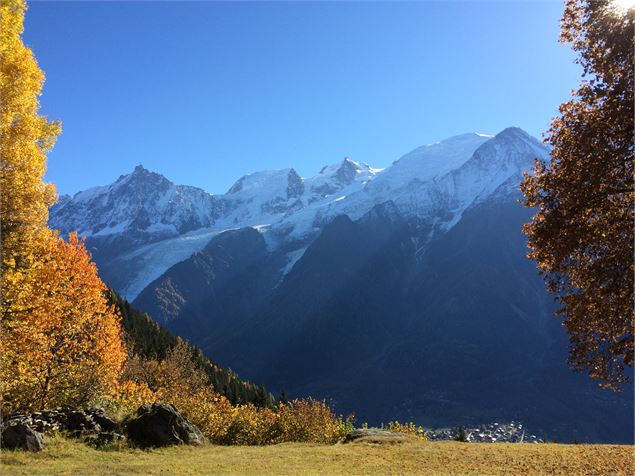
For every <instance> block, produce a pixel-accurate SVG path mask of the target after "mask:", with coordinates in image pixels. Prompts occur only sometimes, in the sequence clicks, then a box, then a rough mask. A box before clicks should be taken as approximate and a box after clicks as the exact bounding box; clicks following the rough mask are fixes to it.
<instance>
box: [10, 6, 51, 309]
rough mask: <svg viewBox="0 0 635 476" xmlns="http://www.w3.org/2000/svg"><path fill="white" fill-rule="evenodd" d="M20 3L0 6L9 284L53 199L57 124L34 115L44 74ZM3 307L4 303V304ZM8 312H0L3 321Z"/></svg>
mask: <svg viewBox="0 0 635 476" xmlns="http://www.w3.org/2000/svg"><path fill="white" fill-rule="evenodd" d="M25 8H26V5H25V2H24V1H23V0H3V1H2V2H0V31H1V32H2V34H1V35H0V185H1V187H2V188H1V189H0V192H1V193H0V223H1V238H2V269H1V270H2V284H3V290H4V289H5V286H9V287H10V286H12V285H13V281H14V280H17V281H19V280H20V278H21V273H22V272H23V271H24V272H26V270H28V268H29V266H30V264H31V262H32V260H33V257H34V255H35V251H36V249H37V247H38V246H39V244H40V243H41V241H42V239H41V236H40V233H42V232H43V230H45V229H46V222H47V220H48V209H49V207H50V206H51V205H52V204H53V203H54V201H55V189H54V187H53V185H51V184H46V183H44V181H43V177H44V173H45V172H46V152H47V151H48V150H49V149H50V148H51V147H52V146H53V144H54V143H55V138H56V137H57V135H58V134H59V132H60V130H61V129H60V124H59V123H57V122H51V121H49V120H47V119H46V117H43V116H41V115H40V114H39V113H38V110H39V107H40V104H39V99H38V98H39V96H40V94H41V92H42V85H43V82H44V74H43V73H42V70H40V68H39V67H38V64H37V62H36V60H35V57H34V56H33V52H32V51H31V50H30V49H29V48H27V47H26V46H25V45H24V43H23V42H22V38H21V34H22V31H23V22H24V11H25ZM3 304H5V303H4V302H3ZM5 312H7V309H6V308H3V317H4V315H5Z"/></svg>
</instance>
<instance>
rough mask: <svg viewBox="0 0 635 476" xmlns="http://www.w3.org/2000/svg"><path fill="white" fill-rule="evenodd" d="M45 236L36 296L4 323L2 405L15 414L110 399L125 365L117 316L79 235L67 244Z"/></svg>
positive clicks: (35, 268)
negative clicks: (13, 317)
mask: <svg viewBox="0 0 635 476" xmlns="http://www.w3.org/2000/svg"><path fill="white" fill-rule="evenodd" d="M50 234H51V235H52V236H51V237H50V238H49V239H47V240H45V243H46V244H47V248H46V250H45V251H44V252H41V253H38V260H37V262H36V263H35V265H34V266H33V270H32V272H31V273H30V274H31V276H32V277H33V279H34V281H35V283H37V292H35V293H32V294H25V295H23V298H24V301H23V302H15V303H14V304H16V305H18V307H19V309H20V317H19V318H16V319H10V320H8V321H7V322H6V323H5V332H6V334H5V335H6V336H7V337H8V338H7V340H6V342H5V349H4V350H5V359H4V362H3V364H4V365H3V368H2V374H3V375H2V377H3V382H5V385H6V387H5V393H6V397H5V402H4V404H5V405H7V406H9V407H11V408H14V409H15V408H29V409H42V408H45V407H48V406H58V405H72V406H80V405H85V404H87V403H89V402H91V401H94V400H95V399H96V398H99V397H100V396H102V395H108V394H111V393H112V392H113V391H114V390H115V388H116V385H117V383H118V381H119V376H120V375H121V369H122V365H123V363H124V360H125V351H124V348H123V346H122V344H121V328H120V324H119V317H118V316H117V314H116V312H115V308H114V307H113V306H111V305H109V304H108V302H107V301H106V299H105V291H106V287H105V285H104V284H103V282H102V281H101V280H100V279H99V277H98V275H97V268H96V266H95V264H94V263H93V262H92V261H91V259H90V254H89V253H88V252H87V251H86V249H85V247H84V245H83V243H82V242H81V241H80V240H79V239H78V238H77V235H75V234H72V235H71V236H70V239H69V241H68V242H67V241H65V240H62V239H61V238H58V237H56V236H55V234H54V233H53V232H50Z"/></svg>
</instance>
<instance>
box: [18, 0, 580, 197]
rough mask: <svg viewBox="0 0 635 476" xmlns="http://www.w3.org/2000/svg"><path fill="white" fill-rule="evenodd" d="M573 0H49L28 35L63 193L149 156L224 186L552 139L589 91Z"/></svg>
mask: <svg viewBox="0 0 635 476" xmlns="http://www.w3.org/2000/svg"><path fill="white" fill-rule="evenodd" d="M562 8H563V7H562V3H561V2H531V3H519V2H488V3H484V2H449V3H448V2H422V3H357V2H352V3H331V2H329V3H306V2H301V3H216V2H195V3H177V2H174V3H168V2H138V3H131V2H104V3H86V2H60V3H53V2H38V3H32V4H31V5H30V9H29V10H28V11H27V17H26V24H25V28H26V31H25V41H26V43H27V44H28V45H29V46H31V47H32V48H33V49H34V51H35V54H36V56H37V58H38V60H39V62H40V65H41V67H42V68H43V69H44V71H45V72H46V76H47V81H46V85H45V89H44V95H43V96H42V99H41V101H42V105H43V111H44V113H45V114H47V115H48V116H49V117H51V118H59V119H61V120H62V122H63V129H64V132H63V135H62V136H61V137H60V139H59V141H58V143H57V145H56V147H55V149H54V150H53V152H52V153H51V154H50V156H49V172H48V174H47V179H48V180H51V181H53V182H55V183H56V185H57V186H58V191H59V192H60V193H75V192H77V191H79V190H83V189H85V188H88V187H90V186H94V185H102V184H106V183H110V182H112V181H113V180H115V179H116V178H117V177H118V176H119V175H121V174H125V173H128V172H130V171H131V170H132V169H133V168H134V166H135V165H136V164H139V163H142V164H143V165H144V166H145V167H147V168H149V169H152V170H155V171H157V172H160V173H162V174H164V175H166V176H167V177H168V178H170V179H171V180H173V181H174V182H176V183H184V184H190V185H196V186H199V187H202V188H204V189H206V190H208V191H210V192H213V193H223V192H225V191H226V190H227V189H228V188H229V187H230V186H231V184H232V183H233V182H234V181H235V180H236V179H237V178H239V177H240V176H242V175H244V174H247V173H250V172H254V171H256V170H262V169H279V168H284V167H291V166H292V167H295V168H296V170H297V171H298V172H299V173H300V174H301V175H303V176H309V175H312V174H314V173H316V172H317V171H318V170H319V169H320V168H321V167H322V166H323V165H326V164H329V163H333V162H336V161H338V160H340V159H342V158H343V157H345V156H350V157H352V158H353V159H354V160H358V161H362V162H368V163H369V164H371V165H373V166H377V167H383V166H386V165H388V164H390V163H391V162H392V161H394V160H395V159H397V158H398V157H399V156H400V155H402V154H404V153H406V152H408V151H409V150H410V149H413V148H414V147H417V146H419V145H422V144H426V143H430V142H436V141H438V140H441V139H443V138H445V137H448V136H451V135H455V134H459V133H463V132H468V131H475V132H492V133H495V132H498V131H500V130H501V129H503V128H505V127H507V126H510V125H515V126H519V127H522V128H523V129H525V130H527V131H528V132H530V133H531V134H534V135H536V136H540V134H541V132H542V131H544V130H545V129H546V128H547V126H548V124H549V121H550V118H551V117H552V116H554V115H555V114H556V113H557V106H558V104H559V103H561V102H562V101H564V100H566V99H567V98H568V97H569V93H570V91H571V89H573V88H575V87H576V85H577V84H578V80H579V75H580V69H579V67H578V66H577V65H575V64H573V54H572V52H571V51H570V49H569V48H568V47H567V46H563V45H561V44H559V43H558V29H559V18H560V15H561V13H562Z"/></svg>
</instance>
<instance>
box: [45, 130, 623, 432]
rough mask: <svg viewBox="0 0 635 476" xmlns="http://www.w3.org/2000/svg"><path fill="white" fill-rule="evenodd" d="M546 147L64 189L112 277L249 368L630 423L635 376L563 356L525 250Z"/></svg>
mask: <svg viewBox="0 0 635 476" xmlns="http://www.w3.org/2000/svg"><path fill="white" fill-rule="evenodd" d="M548 154H549V151H548V150H547V149H546V148H545V146H544V145H543V144H541V143H540V142H539V141H538V140H536V139H535V138H533V137H531V136H530V135H528V134H527V133H525V132H524V131H522V130H521V129H518V128H508V129H505V130H503V131H502V132H500V133H498V134H496V135H485V134H474V133H470V134H463V135H460V136H455V137H451V138H449V139H447V140H444V141H442V142H439V143H436V144H431V145H426V146H422V147H419V148H417V149H415V150H413V151H411V152H409V153H407V154H406V155H404V156H403V157H401V158H400V159H398V160H396V161H395V162H393V163H392V165H390V166H389V167H386V168H384V169H376V168H373V167H371V166H369V165H367V164H364V163H361V162H355V161H353V160H351V159H349V158H345V159H343V160H342V161H340V162H338V163H335V164H333V165H329V166H325V167H323V168H322V169H321V170H320V171H319V172H318V173H317V174H316V175H314V176H313V177H310V178H302V177H300V175H299V174H298V173H297V172H296V171H295V170H294V169H292V168H289V169H284V170H277V171H263V172H257V173H253V174H250V175H246V176H244V177H242V178H240V179H239V180H237V181H236V182H235V184H234V185H233V186H232V187H231V188H230V189H229V190H228V191H227V193H225V194H222V195H212V194H209V193H207V192H205V191H203V190H201V189H197V188H194V187H188V186H181V185H174V184H173V183H172V182H170V181H169V180H168V179H166V178H165V177H163V176H161V175H159V174H157V173H154V172H150V171H148V170H146V169H144V168H143V167H141V166H138V167H137V168H135V170H134V171H133V172H132V173H131V174H129V175H125V176H121V177H120V178H119V179H118V180H117V181H116V182H114V183H113V184H111V185H107V186H101V187H95V188H92V189H89V190H86V191H84V192H79V193H77V194H76V195H75V196H73V197H69V196H64V197H61V198H60V200H59V202H58V203H57V204H56V205H55V206H54V207H53V208H52V209H51V214H50V224H51V226H52V227H54V228H57V229H59V230H60V231H61V232H62V233H68V232H71V231H77V232H79V234H80V235H81V236H84V237H85V238H86V244H87V246H88V248H89V249H90V251H91V253H92V254H93V257H94V259H95V261H96V262H97V264H98V266H99V269H100V273H101V275H102V277H103V279H104V280H105V281H106V282H107V283H108V284H109V285H110V286H112V287H114V288H115V289H116V290H117V291H119V292H120V293H122V294H123V295H124V296H125V297H126V298H127V299H129V300H133V305H134V306H136V307H137V308H139V309H140V310H142V311H144V312H147V313H148V314H149V315H150V316H152V318H153V319H155V320H156V321H157V322H159V323H160V324H162V325H164V326H166V327H167V328H168V329H169V330H171V331H172V332H174V333H176V334H179V335H181V336H183V337H184V338H186V339H188V340H189V341H190V342H191V343H193V344H194V345H197V346H198V347H200V348H202V349H203V351H204V352H205V353H206V354H207V355H209V356H210V357H212V358H213V359H214V360H215V361H217V362H219V363H220V364H221V365H223V366H228V367H231V368H232V369H233V370H235V371H237V372H238V373H239V374H240V375H241V376H242V377H245V378H248V379H250V380H251V381H254V382H256V383H261V384H264V385H266V386H267V388H269V389H270V390H273V391H284V392H285V393H286V394H287V395H288V396H290V397H293V396H302V395H312V396H314V397H317V398H326V399H329V400H331V401H332V402H333V403H334V405H335V407H336V409H337V410H338V411H340V412H344V413H347V412H356V414H357V418H358V420H359V421H368V422H369V423H379V422H381V421H384V422H387V421H388V420H391V419H396V418H397V419H401V420H406V419H411V420H414V421H417V422H419V423H421V424H423V425H426V426H441V427H442V426H456V425H462V424H463V425H468V424H470V425H472V424H479V423H487V422H490V421H494V420H502V421H505V420H517V421H522V422H523V423H525V424H526V426H528V427H529V428H530V429H532V430H533V431H534V432H536V433H539V434H542V435H544V436H547V437H552V438H559V439H564V440H574V439H576V440H578V441H632V439H633V428H632V420H633V392H632V389H625V391H624V392H622V393H620V394H614V393H610V392H608V391H606V390H602V389H599V388H597V386H596V385H595V384H594V383H593V382H591V381H589V380H588V378H587V377H585V376H583V375H578V374H573V373H572V372H571V371H570V370H569V369H568V368H567V365H566V357H567V336H566V334H565V332H564V330H563V329H562V326H561V324H560V322H559V321H558V319H556V318H554V317H553V313H554V310H555V306H554V303H553V300H552V298H551V297H550V296H548V295H547V293H546V292H545V290H544V284H543V282H542V280H541V278H540V277H539V276H538V274H537V271H536V268H535V265H534V263H532V262H531V261H529V260H528V259H527V258H526V253H527V249H526V241H525V238H524V236H523V235H522V233H521V227H522V224H523V223H525V222H527V221H528V220H530V219H531V215H532V213H533V212H532V211H531V210H528V209H526V208H525V207H523V206H522V205H521V204H519V203H518V200H519V198H520V195H519V192H518V184H519V183H520V180H521V178H522V174H523V172H526V171H529V170H530V168H531V166H532V165H533V162H534V160H536V159H538V160H546V159H547V158H548Z"/></svg>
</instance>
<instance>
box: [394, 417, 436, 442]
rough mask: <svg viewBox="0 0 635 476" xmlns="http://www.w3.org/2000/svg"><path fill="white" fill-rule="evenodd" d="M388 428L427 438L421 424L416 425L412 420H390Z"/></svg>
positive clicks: (396, 431)
mask: <svg viewBox="0 0 635 476" xmlns="http://www.w3.org/2000/svg"><path fill="white" fill-rule="evenodd" d="M388 429H389V430H390V431H394V432H395V433H405V434H407V435H413V436H416V437H417V438H420V439H423V440H427V439H428V437H427V435H426V432H425V431H424V429H423V427H422V426H421V425H419V426H417V425H415V424H414V423H413V422H409V423H399V422H398V421H391V422H389V423H388Z"/></svg>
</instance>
